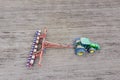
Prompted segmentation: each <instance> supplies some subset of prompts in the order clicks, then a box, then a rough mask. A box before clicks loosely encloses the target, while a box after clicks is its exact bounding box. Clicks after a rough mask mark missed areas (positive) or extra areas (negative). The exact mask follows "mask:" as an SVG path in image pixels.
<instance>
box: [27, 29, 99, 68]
mask: <svg viewBox="0 0 120 80" xmlns="http://www.w3.org/2000/svg"><path fill="white" fill-rule="evenodd" d="M46 36H47V29H46V28H45V29H44V31H43V33H42V32H41V30H38V31H36V33H35V36H34V40H33V44H32V48H31V51H30V54H29V57H28V60H27V67H32V66H33V65H34V63H35V60H36V58H39V62H38V65H39V66H41V62H42V56H43V53H44V51H45V49H46V48H73V49H74V50H75V54H76V55H79V56H82V55H84V53H86V52H87V53H95V51H96V50H99V49H100V46H99V45H98V44H97V43H92V42H91V41H90V40H89V39H88V38H76V39H75V40H74V42H73V45H62V44H58V43H52V42H49V41H46Z"/></svg>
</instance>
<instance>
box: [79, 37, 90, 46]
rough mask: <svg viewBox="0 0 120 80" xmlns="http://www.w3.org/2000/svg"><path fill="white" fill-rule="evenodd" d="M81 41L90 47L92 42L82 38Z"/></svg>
mask: <svg viewBox="0 0 120 80" xmlns="http://www.w3.org/2000/svg"><path fill="white" fill-rule="evenodd" d="M80 40H81V43H82V44H84V45H89V44H91V42H90V40H89V39H88V38H84V37H83V38H80Z"/></svg>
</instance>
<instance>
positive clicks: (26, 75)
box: [0, 0, 120, 80]
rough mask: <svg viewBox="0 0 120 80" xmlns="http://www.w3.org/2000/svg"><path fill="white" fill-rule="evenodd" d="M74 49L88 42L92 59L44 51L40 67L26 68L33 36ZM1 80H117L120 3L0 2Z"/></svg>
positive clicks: (61, 51)
mask: <svg viewBox="0 0 120 80" xmlns="http://www.w3.org/2000/svg"><path fill="white" fill-rule="evenodd" d="M44 27H47V29H48V35H47V40H48V41H51V42H57V43H61V44H72V41H73V40H74V38H76V37H88V38H90V39H91V40H92V41H95V42H97V43H99V44H100V45H101V50H100V51H98V52H96V54H95V55H93V56H92V55H86V56H81V57H79V56H76V55H75V54H74V50H73V49H46V53H45V54H44V55H43V62H42V67H39V66H38V64H37V62H38V60H37V61H36V63H35V65H34V67H33V68H32V69H27V68H26V61H27V57H28V54H29V51H30V48H31V45H32V41H33V36H34V33H35V31H36V30H40V29H41V30H43V29H44ZM0 45H1V46H0V52H1V55H0V80H120V49H119V48H120V0H0Z"/></svg>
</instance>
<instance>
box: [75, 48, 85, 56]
mask: <svg viewBox="0 0 120 80" xmlns="http://www.w3.org/2000/svg"><path fill="white" fill-rule="evenodd" d="M85 52H86V50H85V49H84V48H77V49H75V54H76V55H78V56H83V55H84V54H85Z"/></svg>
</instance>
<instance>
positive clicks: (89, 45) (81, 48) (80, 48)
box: [74, 37, 100, 56]
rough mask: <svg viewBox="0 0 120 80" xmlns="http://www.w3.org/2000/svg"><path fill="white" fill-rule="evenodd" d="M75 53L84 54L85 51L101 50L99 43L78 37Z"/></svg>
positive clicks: (75, 42) (75, 43)
mask: <svg viewBox="0 0 120 80" xmlns="http://www.w3.org/2000/svg"><path fill="white" fill-rule="evenodd" d="M74 49H75V54H76V55H79V56H82V55H84V54H85V53H90V54H93V53H95V52H96V50H100V46H99V44H97V43H93V42H91V41H90V40H89V39H88V38H84V37H83V38H76V39H75V41H74Z"/></svg>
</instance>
